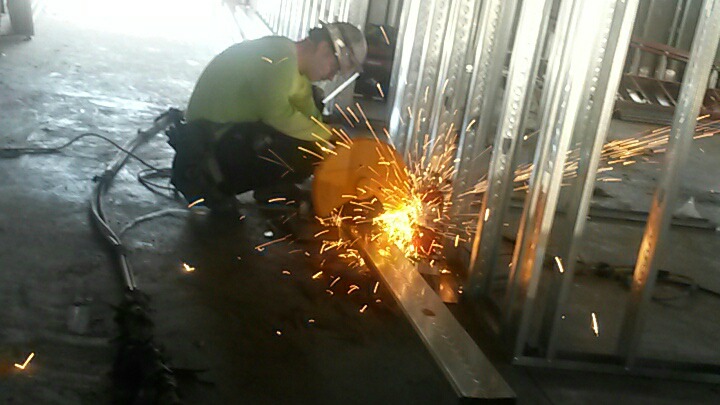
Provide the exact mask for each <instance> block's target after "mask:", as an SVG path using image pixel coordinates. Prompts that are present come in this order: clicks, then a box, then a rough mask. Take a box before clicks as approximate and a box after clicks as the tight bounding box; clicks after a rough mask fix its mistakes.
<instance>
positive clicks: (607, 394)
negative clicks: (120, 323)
mask: <svg viewBox="0 0 720 405" xmlns="http://www.w3.org/2000/svg"><path fill="white" fill-rule="evenodd" d="M38 4H39V5H40V7H39V10H40V11H39V12H38V15H37V18H36V31H37V35H36V37H35V38H34V39H32V40H31V41H24V40H23V39H22V38H17V37H12V36H4V37H0V140H1V141H2V145H5V146H20V145H26V144H39V145H57V144H60V143H62V142H63V141H65V140H68V139H70V138H72V137H74V136H76V135H78V134H80V133H83V132H85V131H96V132H99V133H102V134H104V135H107V136H109V137H110V138H112V139H114V140H116V141H118V142H121V143H122V142H124V141H125V140H127V139H129V138H130V137H131V136H133V135H134V133H135V131H136V130H137V129H138V128H143V127H147V125H148V123H149V122H150V120H151V119H152V118H153V117H154V116H155V115H157V114H158V113H160V112H161V111H163V110H164V109H165V108H167V107H169V106H179V107H182V106H184V104H185V103H186V100H187V97H188V96H189V94H190V91H191V90H192V85H193V82H194V80H195V79H196V78H197V76H198V75H199V73H200V71H201V69H202V67H203V66H204V65H205V64H206V63H207V62H208V61H209V59H210V58H211V57H212V56H213V55H214V54H215V53H216V52H217V51H219V50H221V49H223V48H224V47H225V46H227V45H229V44H230V43H231V42H232V41H233V40H236V39H237V31H235V28H234V26H233V22H232V21H231V20H230V19H228V17H227V15H225V14H223V9H221V8H219V7H218V8H214V6H209V7H208V8H207V9H200V10H199V9H198V8H197V6H196V5H195V3H194V2H190V1H180V2H178V1H173V2H171V1H157V2H154V3H152V4H154V5H155V6H154V7H153V8H152V9H146V11H147V12H148V13H151V14H153V16H151V17H142V16H138V15H134V10H139V9H140V5H141V4H142V5H143V6H146V7H149V6H148V4H149V3H147V2H144V3H143V2H139V1H131V2H129V3H128V2H123V3H122V4H119V3H118V4H115V6H114V7H113V9H112V10H111V12H104V11H102V8H101V7H100V6H99V5H98V4H100V2H89V1H82V0H64V1H62V2H61V1H56V2H52V3H50V2H47V3H43V2H40V3H38ZM178 10H180V11H178ZM168 14H174V15H175V16H174V17H172V18H168V17H167V15H168ZM6 23H7V21H6V20H5V21H3V24H1V25H0V27H3V29H6V28H7V24H6ZM128 33H131V34H128ZM114 153H115V151H114V150H113V148H112V147H110V146H109V145H107V144H105V143H103V142H102V141H95V140H87V141H82V142H81V143H79V144H77V145H76V146H74V147H72V148H70V149H68V150H66V151H65V152H63V153H62V154H59V155H48V156H24V157H20V158H17V159H10V160H8V159H0V178H2V180H1V181H0V207H2V209H1V210H0V308H3V310H2V311H0V403H17V404H30V403H32V404H88V403H107V402H109V398H110V383H109V379H108V375H107V373H108V372H109V370H110V365H111V360H112V356H113V348H112V345H111V344H110V342H109V341H110V339H111V338H112V337H113V336H114V335H115V329H114V325H113V322H112V316H113V310H112V308H111V305H114V304H116V303H118V302H119V300H120V294H119V285H120V283H119V279H118V277H117V274H116V273H115V268H114V267H113V266H112V262H111V261H110V260H109V257H108V255H107V254H106V251H105V250H104V248H103V245H102V244H101V243H100V242H99V240H98V238H97V234H96V233H95V232H94V231H93V229H92V226H91V224H90V221H89V217H88V213H87V210H88V198H89V196H90V191H91V188H92V179H93V177H94V176H96V175H98V174H100V173H101V172H102V169H103V167H104V164H105V162H106V161H107V160H108V159H110V158H111V157H112V156H113V155H114ZM140 154H141V155H142V156H143V158H145V159H147V160H148V161H149V162H150V163H152V164H155V165H158V166H167V165H169V163H170V158H171V156H172V154H171V150H170V148H169V147H168V146H167V145H166V144H165V142H164V138H163V137H162V136H158V137H157V138H155V139H153V140H152V141H151V142H150V143H149V144H148V145H146V146H145V147H144V148H143V149H142V150H141V151H140ZM142 168H143V167H142V166H141V165H139V164H138V163H137V162H131V163H129V164H128V166H127V167H126V168H125V169H123V170H122V171H121V172H120V175H119V177H118V179H117V181H116V182H115V184H114V186H113V188H112V190H111V192H110V195H109V197H108V204H107V208H106V209H107V210H108V212H110V213H111V223H112V225H113V226H115V227H117V228H120V227H122V226H123V225H125V224H127V223H129V222H130V221H132V219H133V218H135V217H137V216H139V215H143V214H146V213H149V212H153V211H156V210H159V209H166V208H180V207H181V205H180V204H178V203H177V202H175V201H173V200H172V199H171V198H166V197H163V196H158V195H155V194H152V193H150V192H149V191H147V190H146V189H144V188H143V187H142V186H140V185H139V184H138V182H137V181H136V180H135V174H136V173H137V172H138V171H139V170H141V169H142ZM246 215H247V216H246V218H245V219H244V220H243V221H238V222H237V223H233V222H230V223H228V222H217V221H213V220H211V219H210V218H208V217H205V216H202V215H196V214H192V215H180V216H169V217H163V218H160V219H156V220H153V221H151V222H147V223H143V224H139V225H137V226H136V227H134V228H132V229H131V230H129V231H128V232H127V233H126V234H125V240H126V241H127V245H128V248H129V249H130V253H131V260H132V263H133V265H134V267H135V269H136V272H137V277H138V284H139V286H140V287H141V288H142V289H143V290H145V291H146V292H147V293H149V294H150V295H151V296H152V298H153V301H152V308H153V309H154V320H155V322H156V328H157V330H156V331H157V339H158V341H159V342H160V343H162V344H163V345H164V346H165V347H166V348H167V352H168V354H169V357H170V358H171V360H172V363H173V364H174V365H176V366H180V367H189V368H200V369H204V370H206V371H205V372H204V373H203V374H202V375H201V378H202V379H203V380H205V381H207V382H210V383H211V384H210V385H208V384H197V383H192V384H190V383H188V384H183V385H182V389H181V393H182V394H183V396H184V399H185V400H186V403H189V404H196V403H197V404H200V403H203V404H231V403H250V404H261V403H287V402H290V403H307V404H310V403H312V404H321V403H322V404H325V403H327V404H336V403H355V404H385V403H400V404H406V403H407V404H410V403H413V404H414V403H428V404H429V403H432V404H438V403H448V404H449V403H455V399H454V394H453V392H452V389H451V387H450V385H449V384H448V383H447V382H446V381H445V379H444V377H443V375H442V373H441V372H440V371H439V370H438V369H437V367H436V366H435V363H434V362H433V360H432V358H431V357H430V355H429V354H428V353H427V352H426V351H425V349H424V347H423V346H422V344H421V342H420V340H419V339H418V338H417V337H416V335H415V333H414V332H413V330H412V328H411V327H410V326H409V324H408V323H407V321H406V320H405V319H404V318H403V316H402V315H401V312H400V311H399V310H398V308H397V307H396V306H395V305H394V304H393V303H392V299H391V298H390V297H389V296H388V295H387V293H386V292H385V291H383V290H382V289H381V290H380V292H379V294H378V296H377V297H376V296H374V295H372V294H369V293H368V291H370V288H369V286H371V285H373V284H374V280H375V279H374V277H373V275H372V274H370V273H365V272H357V271H347V269H344V268H342V267H331V268H329V269H327V270H326V274H325V276H327V275H328V274H335V275H341V276H342V277H343V279H342V282H340V283H338V284H337V285H336V286H335V287H334V289H335V290H336V291H337V292H338V294H336V295H335V296H330V295H329V294H327V293H326V292H325V289H326V288H327V285H328V283H329V279H327V278H323V279H320V280H313V279H312V278H311V276H312V275H313V274H314V273H315V272H316V271H317V269H318V266H319V263H318V260H317V259H316V258H314V257H307V256H305V255H304V254H303V252H304V251H306V250H308V251H310V250H312V249H313V246H311V245H301V244H299V243H298V244H293V245H287V244H279V245H276V246H273V247H271V248H268V249H267V250H265V251H264V252H262V253H259V252H257V251H256V250H255V249H254V246H256V245H258V244H260V243H263V242H266V241H268V239H267V238H265V236H264V235H263V234H264V232H265V231H267V230H268V226H267V223H266V216H263V215H262V213H261V212H260V211H259V210H258V209H257V208H254V207H251V206H248V207H247V211H246ZM297 249H300V250H301V251H300V252H294V253H291V252H293V251H296V250H297ZM182 263H189V264H191V265H193V266H195V267H196V271H195V272H193V273H184V272H183V271H182V267H181V265H182ZM283 271H287V272H289V273H290V274H286V273H283ZM352 283H354V284H357V285H359V286H361V291H360V292H358V293H354V294H353V295H350V296H348V295H346V294H344V292H345V291H346V290H347V288H348V286H349V285H350V284H352ZM341 295H342V296H341ZM378 298H379V299H380V300H381V302H380V303H375V300H376V299H378ZM368 302H369V303H371V306H370V308H369V310H368V311H367V312H365V313H364V314H360V313H359V312H358V309H359V308H360V307H361V306H362V305H363V304H364V303H368ZM73 304H82V305H84V306H85V307H86V308H87V311H88V313H89V323H88V329H87V331H85V332H84V333H73V332H71V331H70V330H69V326H68V319H69V313H70V311H71V310H72V308H73V307H74V305H73ZM310 320H313V322H311V321H310ZM278 331H279V332H280V333H281V335H278V333H277V332H278ZM481 344H482V345H483V346H484V347H486V348H487V350H488V353H490V355H491V357H493V359H495V360H497V361H498V367H499V368H500V370H501V372H502V373H503V374H504V375H505V376H506V378H507V379H508V381H509V382H510V384H511V385H512V386H513V388H514V389H515V391H516V392H517V393H518V396H519V401H518V402H519V403H521V404H536V403H538V404H546V403H557V404H575V403H598V404H604V403H610V402H614V403H622V404H636V403H654V404H687V403H717V402H718V399H719V398H720V394H718V392H717V389H716V388H715V387H714V386H711V385H704V384H689V383H680V382H672V381H658V380H651V379H642V378H627V377H616V376H608V375H596V374H589V373H569V372H558V371H548V370H539V369H523V368H518V367H512V366H509V365H508V364H507V362H506V361H504V360H503V359H502V358H501V357H499V356H498V355H497V353H496V352H494V351H493V350H494V349H493V345H492V344H491V343H488V342H481ZM30 352H34V353H35V354H36V356H35V358H34V359H33V360H32V362H31V363H30V365H29V366H28V367H27V369H26V370H24V371H20V370H17V369H16V368H15V367H13V366H12V364H13V363H15V362H22V361H23V360H24V359H25V358H26V357H27V355H28V354H29V353H30Z"/></svg>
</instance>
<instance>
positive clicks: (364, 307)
mask: <svg viewBox="0 0 720 405" xmlns="http://www.w3.org/2000/svg"><path fill="white" fill-rule="evenodd" d="M366 309H367V304H365V305H363V306H362V308H360V313H361V314H362V313H364V312H365V310H366Z"/></svg>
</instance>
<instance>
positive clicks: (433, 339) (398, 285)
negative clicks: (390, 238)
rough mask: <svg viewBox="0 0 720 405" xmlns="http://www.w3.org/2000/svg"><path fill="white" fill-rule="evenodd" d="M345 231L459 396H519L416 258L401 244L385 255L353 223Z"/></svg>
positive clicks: (493, 399)
mask: <svg viewBox="0 0 720 405" xmlns="http://www.w3.org/2000/svg"><path fill="white" fill-rule="evenodd" d="M343 232H345V233H349V234H350V235H351V239H356V238H357V239H358V240H359V242H358V243H359V249H360V252H361V254H362V255H363V257H364V258H365V261H366V263H367V264H368V265H369V266H370V267H371V268H373V269H374V270H376V271H377V272H378V273H379V274H380V276H381V278H382V280H383V282H384V283H385V285H386V286H387V287H388V289H389V290H390V292H392V294H393V297H394V298H395V300H396V301H397V302H398V304H399V305H400V307H401V308H402V310H403V312H404V313H405V316H406V317H407V318H408V320H409V321H410V323H411V324H412V325H413V327H414V328H415V331H416V332H417V333H418V335H419V336H420V338H421V339H422V341H423V343H424V344H425V346H426V347H427V348H428V350H429V351H430V354H432V356H433V358H434V359H435V361H436V362H437V363H438V365H439V366H440V368H441V369H442V371H443V373H444V374H445V376H446V377H447V378H448V380H449V381H450V383H451V384H452V387H453V388H454V389H455V392H456V393H457V395H458V396H459V397H462V398H468V399H476V400H483V401H489V402H493V403H497V402H499V401H507V402H514V398H515V393H514V392H513V390H512V389H511V388H510V386H509V385H508V384H507V383H506V382H505V380H504V379H503V378H502V376H501V375H500V374H499V373H498V371H497V370H496V369H495V367H494V366H493V365H492V363H491V362H490V361H489V360H488V359H487V357H486V356H485V354H483V352H482V351H481V350H480V348H478V346H477V345H476V344H475V341H473V339H472V338H471V337H470V335H468V333H467V332H466V331H465V329H464V328H463V327H462V325H460V323H459V322H458V321H457V319H455V317H454V316H453V315H452V313H451V312H450V310H449V309H448V308H447V307H446V306H445V304H444V303H443V302H442V300H441V299H440V297H439V296H438V295H437V294H436V293H435V291H433V289H432V288H430V286H429V285H428V284H427V282H426V281H425V279H423V277H422V276H421V275H420V273H419V272H418V271H417V268H416V266H415V265H414V264H413V263H411V262H410V261H409V260H408V259H406V258H405V257H403V255H402V254H401V253H400V252H399V251H398V250H397V249H394V250H393V255H392V256H391V257H384V256H381V255H380V254H379V253H378V251H377V249H376V247H375V245H374V244H373V243H367V242H365V241H363V239H362V238H359V235H358V234H357V232H356V231H355V230H353V229H351V228H349V227H345V228H343Z"/></svg>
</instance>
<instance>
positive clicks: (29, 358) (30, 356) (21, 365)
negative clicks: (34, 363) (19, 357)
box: [15, 352, 35, 370]
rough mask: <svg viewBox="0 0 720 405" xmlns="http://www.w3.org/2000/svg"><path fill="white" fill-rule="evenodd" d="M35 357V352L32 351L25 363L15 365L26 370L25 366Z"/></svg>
mask: <svg viewBox="0 0 720 405" xmlns="http://www.w3.org/2000/svg"><path fill="white" fill-rule="evenodd" d="M33 357H35V352H32V353H30V355H29V356H28V357H27V359H25V362H24V363H23V364H17V363H15V367H17V368H19V369H20V370H25V367H27V365H28V364H30V360H32V359H33Z"/></svg>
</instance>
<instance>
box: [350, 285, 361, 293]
mask: <svg viewBox="0 0 720 405" xmlns="http://www.w3.org/2000/svg"><path fill="white" fill-rule="evenodd" d="M359 289H360V287H358V286H356V285H355V284H353V285H351V286H350V288H349V289H348V292H347V293H348V295H350V294H352V293H353V292H355V291H357V290H359Z"/></svg>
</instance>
